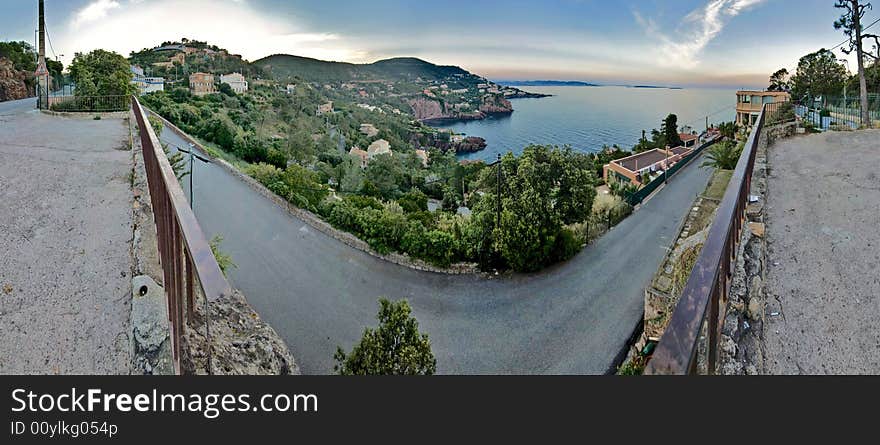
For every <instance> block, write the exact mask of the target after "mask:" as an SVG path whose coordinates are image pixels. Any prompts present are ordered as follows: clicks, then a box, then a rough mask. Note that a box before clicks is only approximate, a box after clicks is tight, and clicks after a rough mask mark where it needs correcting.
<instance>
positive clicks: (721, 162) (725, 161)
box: [701, 141, 744, 170]
mask: <svg viewBox="0 0 880 445" xmlns="http://www.w3.org/2000/svg"><path fill="white" fill-rule="evenodd" d="M743 146H744V144H737V143H736V142H734V141H722V142H719V143H717V144H715V145H713V146H712V147H709V149H707V150H706V160H704V161H703V164H702V165H701V166H702V167H712V168H715V169H721V170H733V169H735V168H736V164H737V162H739V157H740V155H742V151H743Z"/></svg>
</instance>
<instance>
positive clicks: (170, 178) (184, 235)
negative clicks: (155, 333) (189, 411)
mask: <svg viewBox="0 0 880 445" xmlns="http://www.w3.org/2000/svg"><path fill="white" fill-rule="evenodd" d="M130 100H131V107H132V111H133V112H134V115H135V119H136V120H137V125H138V133H139V135H140V140H141V146H142V147H143V153H144V166H145V169H146V171H147V184H148V186H149V190H150V202H151V203H152V206H153V216H154V219H155V222H156V234H157V238H158V244H159V261H160V262H161V264H162V273H163V278H164V282H163V285H164V287H165V294H166V297H167V302H168V319H169V321H170V324H171V349H172V357H173V361H174V369H175V372H177V373H178V374H179V373H180V348H181V341H182V339H183V337H184V332H185V329H186V325H187V321H188V320H189V321H191V320H193V314H194V304H195V297H196V289H195V286H196V284H197V283H196V280H198V284H199V286H200V287H201V290H202V292H203V295H204V298H205V305H206V308H205V309H206V310H205V314H204V316H205V322H206V324H205V325H206V328H207V327H208V326H209V325H208V323H207V322H208V318H209V313H208V311H207V304H208V303H209V302H212V301H216V300H217V299H218V298H220V297H222V296H226V295H230V294H231V293H232V289H231V287H230V286H229V283H228V282H227V281H226V278H225V277H224V276H223V273H222V272H221V271H220V266H219V265H218V264H217V259H216V258H214V254H213V252H212V251H211V247H210V245H209V244H208V241H207V240H206V239H205V235H204V233H203V232H202V229H201V227H200V226H199V223H198V221H196V217H195V214H194V213H193V211H192V209H191V208H190V206H189V204H188V203H187V200H186V197H185V196H184V194H183V189H181V187H180V183H178V181H177V177H176V176H175V174H174V170H173V169H172V168H171V164H170V163H169V162H168V158H167V157H166V155H165V152H164V151H163V149H162V145H161V143H160V142H159V138H158V137H157V136H156V133H155V132H154V131H153V127H152V126H151V125H150V122H149V120H148V119H147V115H146V113H145V112H144V109H143V108H142V107H141V104H140V102H139V101H138V99H137V98H136V97H134V96H131V99H130ZM184 307H185V310H184ZM206 337H207V338H206V340H207V341H208V344H209V349H208V372H209V373H211V369H210V331H208V332H207V333H206Z"/></svg>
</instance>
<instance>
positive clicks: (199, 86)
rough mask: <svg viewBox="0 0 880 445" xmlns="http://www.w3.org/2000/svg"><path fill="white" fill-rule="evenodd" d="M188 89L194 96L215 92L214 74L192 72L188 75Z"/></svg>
mask: <svg viewBox="0 0 880 445" xmlns="http://www.w3.org/2000/svg"><path fill="white" fill-rule="evenodd" d="M189 91H190V92H191V93H192V94H193V95H195V96H204V95H206V94H212V93H216V92H217V90H216V89H214V75H213V74H208V73H193V74H190V76H189Z"/></svg>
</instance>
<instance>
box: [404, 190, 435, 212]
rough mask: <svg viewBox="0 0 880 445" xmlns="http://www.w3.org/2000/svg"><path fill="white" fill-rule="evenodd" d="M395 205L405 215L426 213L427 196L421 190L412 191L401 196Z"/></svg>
mask: <svg viewBox="0 0 880 445" xmlns="http://www.w3.org/2000/svg"><path fill="white" fill-rule="evenodd" d="M397 203H398V204H400V206H401V207H403V210H404V211H405V212H406V213H413V212H426V211H428V196H427V195H425V194H424V193H422V191H421V190H418V189H413V190H410V191H409V192H407V193H406V194H405V195H403V196H401V197H400V199H398V200H397Z"/></svg>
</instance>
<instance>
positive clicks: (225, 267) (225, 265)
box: [208, 235, 238, 276]
mask: <svg viewBox="0 0 880 445" xmlns="http://www.w3.org/2000/svg"><path fill="white" fill-rule="evenodd" d="M208 244H209V245H210V246H211V253H213V254H214V258H216V259H217V265H218V266H220V272H223V275H224V276H225V275H226V272H227V271H229V270H230V269H233V268H236V267H238V266H236V265H235V263H233V262H232V256H231V255H229V254H227V253H224V252H223V251H222V250H220V246H221V245H222V244H223V237H222V236H220V235H214V237H213V238H211V241H209V242H208Z"/></svg>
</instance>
